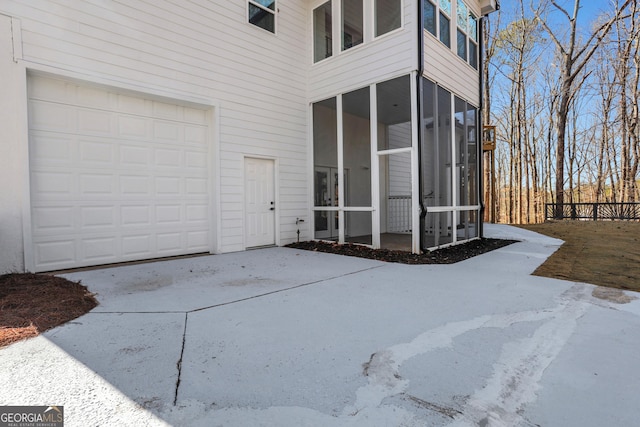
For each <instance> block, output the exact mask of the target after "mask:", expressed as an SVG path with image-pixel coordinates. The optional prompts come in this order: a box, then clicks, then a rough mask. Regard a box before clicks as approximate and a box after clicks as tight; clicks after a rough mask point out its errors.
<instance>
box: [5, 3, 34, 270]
mask: <svg viewBox="0 0 640 427" xmlns="http://www.w3.org/2000/svg"><path fill="white" fill-rule="evenodd" d="M11 21H12V20H11V18H10V17H9V16H6V15H2V14H0V93H1V94H2V95H0V273H3V272H5V271H20V270H22V268H23V255H22V254H23V246H22V205H23V202H24V200H23V196H24V193H23V191H24V188H23V187H21V185H20V183H21V182H22V181H24V177H25V176H26V175H27V174H28V171H27V163H28V160H27V159H26V156H25V153H26V150H24V146H22V145H21V144H20V129H19V123H20V120H21V116H20V113H19V111H20V109H24V108H26V99H23V98H24V97H25V91H24V87H23V88H22V90H21V86H24V83H22V85H20V84H19V83H20V82H21V81H22V80H24V77H22V76H21V70H20V67H19V66H18V65H17V64H16V63H15V62H14V60H13V57H14V45H13V38H12V22H11ZM21 77H22V78H21ZM3 81H4V82H7V83H8V84H7V85H6V86H5V84H3ZM14 82H18V84H12V83H14ZM20 99H22V100H23V101H24V103H23V104H20V102H16V100H20Z"/></svg>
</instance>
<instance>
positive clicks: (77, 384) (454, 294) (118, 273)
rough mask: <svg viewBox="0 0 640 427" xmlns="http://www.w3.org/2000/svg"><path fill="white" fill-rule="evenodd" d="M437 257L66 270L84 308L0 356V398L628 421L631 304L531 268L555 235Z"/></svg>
mask: <svg viewBox="0 0 640 427" xmlns="http://www.w3.org/2000/svg"><path fill="white" fill-rule="evenodd" d="M487 234H488V235H490V236H500V237H504V238H516V239H520V240H522V242H520V243H517V244H514V245H510V246H507V247H504V248H501V249H499V250H496V251H493V252H491V253H488V254H485V255H482V256H479V257H476V258H473V259H470V260H466V261H463V262H460V263H457V264H453V265H418V266H415V265H401V264H391V263H383V262H377V261H370V260H364V259H358V258H350V257H344V256H339V255H328V254H321V253H315V252H305V251H299V250H293V249H287V248H271V249H263V250H256V251H248V252H242V253H235V254H225V255H216V256H208V257H197V258H189V259H177V260H171V261H165V262H157V263H149V264H140V265H131V266H122V267H117V268H109V269H101V270H94V271H84V272H77V273H73V274H69V275H67V277H69V278H72V279H74V280H82V282H83V283H84V284H85V285H87V286H88V287H89V289H90V290H92V291H94V292H97V293H98V299H99V300H100V304H101V305H100V306H99V307H97V308H96V309H95V310H93V311H92V312H91V313H89V314H87V315H85V316H82V317H81V318H79V319H77V320H76V321H74V322H71V323H69V324H67V325H64V326H62V327H59V328H56V329H53V330H51V331H49V332H47V333H45V334H44V335H43V336H40V337H38V338H36V339H33V340H29V341H26V342H21V343H17V344H14V345H11V346H9V347H7V348H4V349H1V350H0V362H1V363H0V379H1V381H2V384H3V385H4V387H2V388H0V404H2V405H9V404H12V405H27V404H32V405H36V404H37V405H43V404H44V405H49V404H56V405H64V407H65V418H66V419H65V421H66V425H68V426H86V425H125V426H127V425H131V426H134V425H135V426H139V425H151V426H156V425H158V426H160V425H175V426H248V425H251V426H362V427H364V426H367V427H369V426H425V425H429V426H534V425H544V426H545V427H546V426H581V427H582V426H602V425H616V426H626V425H634V423H635V422H636V421H637V419H639V418H640V405H637V396H638V395H640V366H639V364H638V363H637V354H639V352H640V300H638V299H635V298H636V297H637V296H638V295H637V294H634V293H632V292H625V293H623V292H620V294H621V295H622V296H627V297H629V298H626V299H625V298H614V296H615V295H614V296H611V295H609V294H607V293H602V292H598V289H599V288H597V287H595V286H592V285H588V284H583V283H574V282H569V281H561V280H554V279H546V278H542V277H535V276H531V275H530V274H531V272H532V271H533V270H534V269H535V268H536V267H537V266H538V265H539V264H541V263H542V262H543V261H544V260H545V259H546V257H548V256H549V255H550V254H552V253H553V251H555V250H556V249H557V248H558V247H559V245H560V244H561V242H560V241H558V240H556V239H549V238H545V237H544V236H540V235H538V234H535V233H531V232H527V231H524V230H520V229H517V228H513V227H507V226H489V227H487Z"/></svg>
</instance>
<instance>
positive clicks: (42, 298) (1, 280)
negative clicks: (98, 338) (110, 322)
mask: <svg viewBox="0 0 640 427" xmlns="http://www.w3.org/2000/svg"><path fill="white" fill-rule="evenodd" d="M97 305H98V302H97V301H96V299H95V298H94V297H93V295H92V294H91V293H90V292H89V291H88V290H87V288H86V287H85V286H83V285H81V284H80V283H79V282H77V283H76V282H71V281H69V280H67V279H63V278H61V277H55V276H49V275H45V274H31V273H24V274H20V273H11V274H4V275H1V276H0V347H4V346H6V345H9V344H11V343H13V342H16V341H20V340H23V339H26V338H30V337H34V336H36V335H38V334H40V333H42V332H44V331H46V330H48V329H51V328H53V327H56V326H58V325H61V324H63V323H66V322H68V321H70V320H73V319H75V318H77V317H80V316H82V315H83V314H85V313H86V312H88V311H89V310H91V309H93V308H94V307H95V306H97Z"/></svg>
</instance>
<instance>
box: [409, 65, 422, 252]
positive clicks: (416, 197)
mask: <svg viewBox="0 0 640 427" xmlns="http://www.w3.org/2000/svg"><path fill="white" fill-rule="evenodd" d="M416 76H417V72H416V71H412V72H411V79H410V82H411V252H413V253H414V254H419V253H420V173H419V170H420V164H419V162H420V159H419V158H418V153H419V152H420V151H419V149H418V144H419V142H420V139H419V137H418V131H419V126H418V125H419V123H420V120H419V119H418V104H417V103H418V102H419V101H418V81H417V78H416Z"/></svg>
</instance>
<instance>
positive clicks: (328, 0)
mask: <svg viewBox="0 0 640 427" xmlns="http://www.w3.org/2000/svg"><path fill="white" fill-rule="evenodd" d="M327 3H328V4H329V10H330V11H331V45H330V47H331V54H330V55H328V56H325V57H324V58H322V59H318V60H316V28H315V16H316V10H317V9H319V8H321V7H323V6H324V5H326V4H327ZM340 20H342V17H340ZM335 21H336V17H335V3H334V0H323V1H319V2H317V4H316V5H315V6H314V7H312V8H311V63H312V64H313V65H315V64H319V63H321V62H324V61H327V60H329V59H331V58H333V57H334V56H336V55H339V54H340V51H338V53H336V49H335V44H336V42H335V35H336V31H337V33H338V35H339V36H341V34H340V33H341V31H342V28H341V25H340V26H339V27H340V28H338V29H336V25H335Z"/></svg>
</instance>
